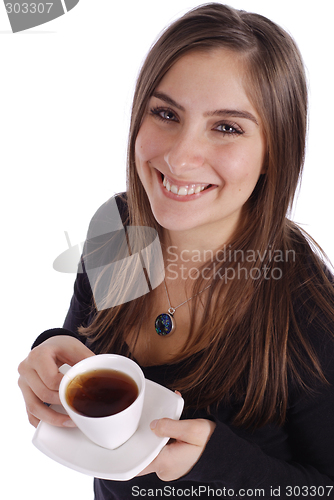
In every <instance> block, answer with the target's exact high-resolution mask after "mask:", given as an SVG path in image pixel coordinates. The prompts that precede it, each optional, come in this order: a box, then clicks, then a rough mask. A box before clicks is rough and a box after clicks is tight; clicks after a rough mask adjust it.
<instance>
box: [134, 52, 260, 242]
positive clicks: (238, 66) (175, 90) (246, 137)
mask: <svg viewBox="0 0 334 500" xmlns="http://www.w3.org/2000/svg"><path fill="white" fill-rule="evenodd" d="M244 71H245V68H244V65H243V63H242V60H241V58H240V60H238V59H237V58H236V57H235V55H234V54H233V52H231V51H228V50H225V49H218V50H217V49H216V50H211V51H210V52H208V53H203V52H197V51H196V52H194V51H193V52H191V53H190V54H187V55H185V56H183V57H182V58H181V59H180V60H178V61H177V62H176V63H175V64H174V66H173V67H172V68H171V69H170V70H169V71H168V73H167V74H166V75H165V77H164V78H163V79H162V81H161V82H160V84H159V85H158V87H157V90H156V91H155V92H154V93H153V96H152V97H151V99H150V100H149V103H148V110H147V113H146V115H145V116H144V119H143V122H142V125H141V127H140V130H139V133H138V136H137V139H136V146H135V148H136V166H137V172H138V175H139V177H140V180H141V182H142V184H143V186H144V189H145V191H146V194H147V196H148V199H149V202H150V207H151V210H152V212H153V215H154V217H155V219H156V220H157V221H158V223H159V224H160V225H161V226H162V227H164V228H165V229H168V230H170V231H173V232H174V231H181V230H182V231H185V230H192V232H193V234H194V237H195V238H196V240H197V242H198V241H201V240H202V239H204V238H205V236H206V235H209V234H210V244H211V245H212V246H213V248H218V247H220V246H221V243H222V239H221V238H222V235H221V232H220V231H219V229H222V228H224V239H225V240H226V241H228V240H229V239H230V237H231V235H232V234H233V232H234V231H235V229H236V227H237V226H238V224H239V218H240V214H241V209H242V207H243V205H244V204H245V202H246V201H247V200H248V198H249V197H250V195H251V194H252V192H253V190H254V188H255V186H256V184H257V182H258V180H259V176H260V174H261V173H263V172H262V170H263V160H264V151H265V141H264V134H263V130H262V127H260V126H259V125H258V123H259V121H260V118H259V116H258V115H257V112H256V110H255V109H254V108H253V106H252V104H251V103H250V101H249V99H248V97H247V94H246V90H245V89H244V86H243V81H244V80H245V78H244V74H243V72H244ZM164 106H165V107H164ZM180 202H183V204H182V208H180ZM184 202H188V203H187V204H186V205H185V204H184ZM197 244H198V243H197Z"/></svg>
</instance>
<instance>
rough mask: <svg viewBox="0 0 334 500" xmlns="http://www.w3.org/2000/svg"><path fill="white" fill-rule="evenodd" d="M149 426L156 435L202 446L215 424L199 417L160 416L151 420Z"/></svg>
mask: <svg viewBox="0 0 334 500" xmlns="http://www.w3.org/2000/svg"><path fill="white" fill-rule="evenodd" d="M150 427H151V429H152V431H153V432H154V433H155V435H156V436H158V437H169V438H173V439H176V440H178V441H182V442H184V443H188V444H193V445H195V446H203V445H204V444H206V443H207V441H208V439H209V437H210V436H211V434H212V432H213V431H214V428H215V424H214V422H211V421H210V420H205V419H200V418H199V419H190V420H173V419H171V418H161V419H159V420H153V422H151V424H150Z"/></svg>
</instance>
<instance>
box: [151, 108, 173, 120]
mask: <svg viewBox="0 0 334 500" xmlns="http://www.w3.org/2000/svg"><path fill="white" fill-rule="evenodd" d="M150 113H151V114H152V115H154V116H156V117H157V118H159V119H160V120H163V121H165V122H167V121H168V122H175V121H178V120H177V117H176V115H175V114H174V113H173V111H171V110H170V109H165V108H152V109H151V111H150Z"/></svg>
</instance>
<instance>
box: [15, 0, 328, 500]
mask: <svg viewBox="0 0 334 500" xmlns="http://www.w3.org/2000/svg"><path fill="white" fill-rule="evenodd" d="M306 123H307V90H306V83H305V75H304V68H303V64H302V60H301V57H300V54H299V51H298V49H297V47H296V45H295V43H294V42H293V40H292V39H291V37H290V36H289V35H288V34H287V33H286V32H284V31H283V30H282V29H281V28H279V27H278V26H277V25H275V24H274V23H272V22H271V21H269V20H268V19H266V18H264V17H262V16H260V15H256V14H249V13H246V12H244V11H237V10H235V9H232V8H229V7H226V6H224V5H221V4H218V3H212V4H208V5H204V6H201V7H198V8H197V9H194V10H192V11H190V12H189V13H187V14H186V15H185V16H183V17H182V18H181V19H179V20H178V21H176V22H174V23H173V24H172V25H171V26H170V27H169V28H168V29H167V30H166V31H165V32H164V33H163V34H162V35H161V37H160V38H159V40H158V41H157V42H156V43H155V45H154V46H153V47H152V49H151V50H150V52H149V54H148V56H147V59H146V61H145V62H144V65H143V67H142V69H141V73H140V75H139V78H138V82H137V87H136V91H135V96H134V102H133V111H132V120H131V130H130V139H129V150H128V189H127V193H126V194H123V195H120V196H117V197H116V202H117V205H118V208H119V211H120V214H121V216H122V220H123V224H124V226H125V227H126V226H150V227H152V228H154V229H155V230H156V231H157V232H158V234H159V237H160V242H161V245H162V251H163V258H164V265H165V279H164V281H163V282H162V283H161V284H160V285H159V286H158V287H156V288H153V289H152V290H151V291H150V292H149V293H148V294H145V295H143V296H142V297H139V298H137V299H135V300H132V301H129V302H126V303H124V304H120V305H117V306H115V307H110V308H108V309H103V310H99V308H98V307H97V305H96V300H94V294H93V292H92V290H91V287H90V283H89V280H88V277H87V274H86V272H82V273H79V274H78V275H77V279H76V283H75V289H74V296H73V299H72V302H71V306H70V310H69V313H68V315H67V318H66V320H65V324H64V327H65V328H66V329H67V330H68V331H65V330H61V329H60V330H51V331H48V332H45V333H44V334H42V335H41V336H40V337H38V339H37V340H36V341H35V344H34V349H33V350H32V351H31V353H30V354H29V356H28V357H27V358H26V360H24V361H23V362H22V363H21V365H20V367H19V372H20V381H19V384H20V387H21V389H22V392H23V395H24V397H25V400H26V406H27V411H28V415H29V419H30V422H31V423H32V424H33V425H35V426H36V425H37V424H38V422H39V421H40V420H43V421H46V422H49V423H52V424H54V425H59V426H67V425H72V424H71V421H70V420H68V418H67V417H65V416H64V415H59V414H56V413H55V412H54V411H53V410H51V409H50V408H47V407H46V406H45V405H43V401H46V402H48V403H58V402H59V400H58V392H57V391H58V386H59V382H60V379H61V375H60V374H59V373H58V366H60V365H61V364H62V363H64V362H67V363H70V364H73V363H75V362H78V361H79V360H81V359H83V358H85V357H87V356H91V355H93V354H94V353H95V354H96V353H102V352H116V353H121V354H124V355H127V356H131V357H133V358H134V359H135V360H136V361H137V362H138V363H139V364H140V365H141V366H142V368H143V371H144V373H145V376H146V377H147V378H148V379H151V380H154V381H156V382H159V383H161V384H164V385H166V386H168V387H170V388H171V389H174V390H178V391H180V392H181V393H182V396H183V397H184V399H185V410H184V413H183V415H182V420H180V421H173V420H169V419H161V420H159V421H157V422H153V423H152V424H151V427H152V432H155V433H156V434H157V435H158V436H168V437H170V438H173V439H172V441H171V442H170V443H169V444H168V445H167V446H166V447H165V448H164V449H163V450H162V451H161V452H160V454H159V455H158V457H157V458H156V459H155V460H154V461H153V462H152V463H151V465H150V466H149V467H147V468H146V469H145V470H144V471H142V473H141V474H140V475H139V477H136V478H134V479H133V480H131V481H129V482H112V481H105V480H95V494H96V498H97V499H101V500H102V499H116V498H117V499H125V498H132V497H133V496H134V495H136V494H138V495H139V492H140V491H142V492H143V491H144V492H146V495H147V496H149V495H151V496H156V497H157V496H159V495H160V493H158V491H162V494H165V495H167V494H168V492H169V493H170V494H171V491H172V490H166V489H163V488H164V486H166V484H167V485H169V483H168V482H169V481H173V482H172V483H171V484H170V486H174V487H175V489H177V490H178V491H179V492H183V493H182V494H184V496H195V495H197V496H199V493H201V496H202V498H206V497H214V496H216V497H218V496H235V497H236V498H239V497H245V496H246V497H247V496H255V495H257V496H262V497H264V498H271V497H272V496H281V497H283V498H285V497H297V496H303V497H309V498H311V497H313V498H320V497H321V498H322V497H331V496H332V497H334V454H333V449H334V425H333V423H334V388H333V383H334V343H333V326H334V300H333V299H334V293H333V279H332V277H331V275H330V273H329V272H328V271H327V269H326V267H325V265H324V263H323V261H322V260H321V259H320V257H318V256H317V254H316V253H315V250H314V248H315V245H314V244H313V243H312V244H311V243H310V241H309V239H308V238H307V237H306V236H305V235H304V234H303V232H302V231H301V230H300V229H299V228H298V227H297V226H296V224H294V223H293V222H292V221H290V220H289V219H288V218H287V212H288V209H289V208H290V207H291V204H292V201H293V197H294V193H295V190H296V187H297V184H298V181H299V178H300V174H301V170H302V165H303V160H304V150H305V135H306ZM112 203H113V201H112V200H110V201H109V202H107V203H106V204H105V205H104V206H103V207H102V208H101V209H100V210H99V211H98V213H97V214H96V216H95V217H94V219H93V220H94V224H98V223H99V221H101V220H105V219H106V218H108V214H109V213H110V210H111V207H112ZM138 238H140V236H138ZM108 244H109V246H110V245H112V237H111V239H110V242H109V243H108V242H107V243H106V241H103V245H102V243H101V246H103V248H104V249H108ZM167 310H169V313H168V314H166V311H167ZM64 333H65V334H64ZM166 482H167V483H166ZM199 488H201V489H199ZM150 492H151V493H150ZM180 495H181V493H179V496H180ZM160 496H161V495H160Z"/></svg>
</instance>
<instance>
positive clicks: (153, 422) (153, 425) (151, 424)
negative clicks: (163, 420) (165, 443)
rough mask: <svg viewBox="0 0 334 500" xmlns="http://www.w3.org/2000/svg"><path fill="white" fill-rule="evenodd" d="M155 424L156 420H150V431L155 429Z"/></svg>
mask: <svg viewBox="0 0 334 500" xmlns="http://www.w3.org/2000/svg"><path fill="white" fill-rule="evenodd" d="M157 423H158V420H152V422H151V423H150V427H151V429H152V431H153V429H155V428H156V426H157Z"/></svg>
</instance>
